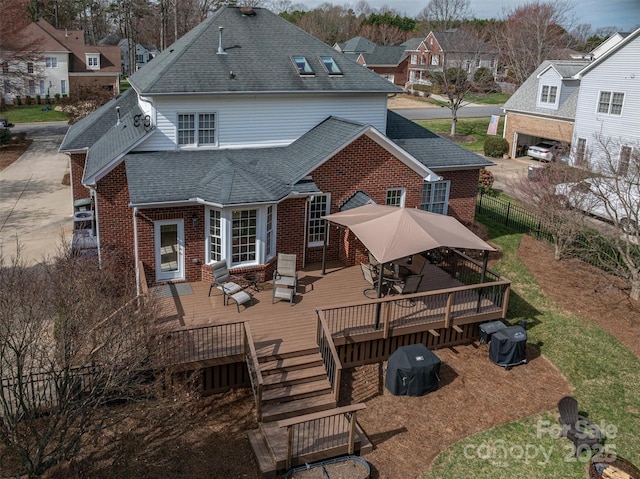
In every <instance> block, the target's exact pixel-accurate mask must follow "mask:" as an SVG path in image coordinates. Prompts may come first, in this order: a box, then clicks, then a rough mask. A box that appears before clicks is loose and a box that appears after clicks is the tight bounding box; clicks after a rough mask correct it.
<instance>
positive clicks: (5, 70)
mask: <svg viewBox="0 0 640 479" xmlns="http://www.w3.org/2000/svg"><path fill="white" fill-rule="evenodd" d="M2 73H9V64H8V63H6V62H3V63H2Z"/></svg>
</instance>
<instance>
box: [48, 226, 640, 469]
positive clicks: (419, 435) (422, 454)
mask: <svg viewBox="0 0 640 479" xmlns="http://www.w3.org/2000/svg"><path fill="white" fill-rule="evenodd" d="M519 255H520V257H521V258H522V259H523V261H524V262H525V264H526V265H527V266H528V267H529V268H530V269H531V271H532V272H533V274H534V275H535V277H536V280H537V281H538V283H539V284H540V285H541V287H542V289H543V291H545V293H546V294H547V295H549V297H551V298H552V299H554V300H555V301H556V302H557V303H558V304H560V305H561V306H563V307H564V308H566V309H567V310H569V311H572V312H574V313H576V314H578V315H580V316H581V317H583V318H584V319H585V320H590V321H594V322H597V323H598V324H600V325H601V326H602V327H603V328H604V329H606V330H607V331H610V332H611V333H612V334H613V335H614V336H615V337H617V338H618V339H619V340H620V341H621V342H623V343H624V344H626V345H627V346H629V347H630V348H631V349H632V350H633V351H634V352H636V354H638V355H639V356H640V341H638V339H639V338H638V335H639V333H638V331H637V329H638V328H637V320H636V319H635V318H636V317H637V316H639V315H638V305H637V304H634V303H632V302H630V301H629V300H628V295H627V292H626V291H625V290H624V289H623V288H622V287H621V285H619V284H618V283H617V282H615V281H613V280H612V278H608V277H605V275H603V273H602V272H600V271H599V270H597V269H595V268H591V267H589V266H586V265H584V264H582V263H581V262H579V261H574V260H569V261H563V262H562V263H557V262H556V261H555V260H554V259H553V252H552V250H551V248H550V247H548V245H546V244H544V243H540V242H538V241H535V240H534V239H532V238H530V237H527V236H524V237H523V240H522V243H521V246H520V250H519ZM634 324H635V325H636V326H635V328H634V327H633V325H634ZM436 354H437V355H438V357H440V359H441V360H442V370H441V384H440V388H439V389H438V390H436V391H434V392H432V393H430V394H427V395H425V396H423V397H419V398H414V397H405V396H393V395H391V394H390V393H389V392H388V391H386V390H385V389H384V385H383V383H382V378H383V377H384V369H383V366H378V365H372V366H365V367H361V368H357V369H354V370H347V371H345V372H344V373H345V374H344V378H343V379H344V381H343V384H342V388H343V389H342V392H343V394H344V398H345V399H346V401H353V402H366V404H367V409H365V410H363V411H360V412H359V413H358V419H359V423H360V424H361V426H362V428H363V429H364V430H365V432H366V433H367V435H368V436H369V438H370V440H371V441H372V442H373V443H374V444H375V446H376V448H375V450H374V451H373V452H371V453H370V454H368V455H367V456H365V457H364V459H366V460H367V461H369V462H370V464H371V477H372V478H374V479H375V478H380V479H383V478H384V479H398V478H412V477H418V476H419V475H420V474H421V473H423V472H425V470H427V469H428V467H429V464H430V463H431V462H432V461H433V459H434V458H435V457H436V455H437V454H438V453H439V452H441V451H443V450H445V449H447V448H448V447H450V446H451V444H453V443H454V442H456V441H458V440H460V439H462V438H464V437H466V436H468V435H469V434H472V433H474V432H478V431H482V430H486V429H488V428H490V427H493V426H495V425H497V424H501V423H505V422H511V421H515V420H517V419H520V418H523V417H528V416H531V415H534V414H537V413H540V412H543V411H549V410H554V409H555V408H556V404H557V401H558V399H559V398H560V397H562V396H563V395H564V394H567V393H568V392H569V388H568V385H567V383H566V382H565V381H564V379H563V378H562V376H561V375H560V374H559V373H558V372H557V371H556V369H555V368H554V367H553V365H552V364H550V363H549V362H548V361H547V360H546V359H545V358H544V357H540V356H538V355H537V352H536V351H535V350H533V349H532V348H529V349H528V351H527V357H528V359H529V363H528V364H527V365H524V366H517V367H515V368H513V369H512V370H510V371H506V370H504V369H503V368H500V367H498V366H495V365H493V364H492V363H491V362H490V361H489V359H488V348H487V346H486V345H475V346H474V345H468V346H458V347H455V348H452V349H443V350H437V351H436ZM254 418H255V410H254V406H253V397H252V395H251V392H250V391H249V390H241V391H232V392H229V393H226V394H221V395H217V396H212V397H209V398H202V399H197V400H194V401H193V402H192V403H190V404H189V405H188V407H181V408H179V410H177V411H176V412H175V413H174V415H173V416H172V417H171V418H170V419H171V421H172V422H171V425H172V427H171V428H170V429H169V431H170V432H168V433H167V432H163V433H160V432H159V431H166V428H165V429H162V428H161V427H160V426H159V425H160V424H163V425H165V426H166V419H162V416H161V415H153V414H151V413H150V412H149V410H148V408H147V409H146V410H143V409H141V408H135V407H131V410H130V412H128V419H127V421H128V422H125V423H122V424H121V425H120V426H118V427H115V426H114V427H112V428H110V429H108V430H105V431H102V432H101V433H99V434H98V433H97V434H96V435H92V436H91V437H89V438H87V441H86V445H85V446H83V447H82V449H81V451H82V454H81V455H80V456H79V457H77V458H76V459H75V460H74V462H73V464H68V463H67V464H65V465H61V466H59V467H58V468H57V470H56V471H55V472H54V471H52V473H51V474H48V476H47V477H55V478H58V477H68V478H76V477H96V478H101V477H105V478H106V477H121V478H125V479H126V478H134V477H145V478H156V477H157V478H161V477H175V478H179V477H224V478H244V479H257V478H259V474H258V471H257V466H256V464H255V461H254V459H253V455H252V452H251V448H250V446H249V442H248V440H247V436H246V432H247V431H248V430H251V429H255V428H256V427H257V424H256V421H255V419H254ZM114 437H118V438H121V439H122V438H124V439H125V440H124V441H118V442H115V441H113V438H114ZM89 452H90V453H91V455H89V454H88V453H89Z"/></svg>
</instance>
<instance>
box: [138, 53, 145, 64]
mask: <svg viewBox="0 0 640 479" xmlns="http://www.w3.org/2000/svg"><path fill="white" fill-rule="evenodd" d="M136 63H144V55H140V54H139V53H136Z"/></svg>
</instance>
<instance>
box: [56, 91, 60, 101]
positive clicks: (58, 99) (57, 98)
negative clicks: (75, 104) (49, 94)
mask: <svg viewBox="0 0 640 479" xmlns="http://www.w3.org/2000/svg"><path fill="white" fill-rule="evenodd" d="M55 97H56V103H60V93H56V94H55Z"/></svg>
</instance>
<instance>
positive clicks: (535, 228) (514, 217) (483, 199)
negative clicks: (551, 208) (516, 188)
mask: <svg viewBox="0 0 640 479" xmlns="http://www.w3.org/2000/svg"><path fill="white" fill-rule="evenodd" d="M476 214H478V215H481V216H484V217H486V218H489V219H490V220H493V221H495V222H497V223H500V224H502V225H504V226H505V227H507V228H509V229H512V230H514V231H517V232H518V233H531V234H534V235H535V236H538V237H539V236H540V235H541V234H542V233H543V225H542V221H541V220H540V218H539V217H538V215H536V214H535V213H534V212H532V211H529V210H527V209H526V208H523V207H522V206H518V205H515V204H513V203H511V202H510V201H505V200H501V199H500V198H496V197H495V196H491V195H487V194H485V193H484V192H483V191H480V193H479V194H478V196H477V198H476Z"/></svg>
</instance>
